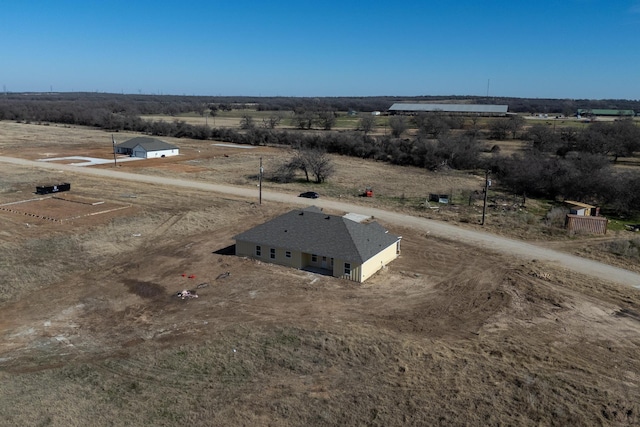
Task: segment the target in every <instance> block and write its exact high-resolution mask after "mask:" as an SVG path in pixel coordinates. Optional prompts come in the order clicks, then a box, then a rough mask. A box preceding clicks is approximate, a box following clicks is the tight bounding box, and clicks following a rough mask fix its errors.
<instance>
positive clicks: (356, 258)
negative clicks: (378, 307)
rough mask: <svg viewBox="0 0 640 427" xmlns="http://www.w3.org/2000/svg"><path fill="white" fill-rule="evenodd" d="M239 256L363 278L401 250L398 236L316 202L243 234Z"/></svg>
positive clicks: (357, 280) (237, 237)
mask: <svg viewBox="0 0 640 427" xmlns="http://www.w3.org/2000/svg"><path fill="white" fill-rule="evenodd" d="M234 239H235V240H236V255H238V256H245V257H249V258H254V259H258V260H260V261H264V262H270V263H274V264H280V265H285V266H289V267H293V268H298V269H305V268H308V269H310V270H312V271H317V270H320V271H323V272H325V273H326V274H329V275H332V276H334V277H341V278H346V279H349V280H354V281H356V282H363V281H365V280H366V279H368V278H369V277H371V276H372V275H373V274H374V273H376V272H377V271H378V270H380V269H381V268H382V267H384V266H385V265H387V264H388V263H389V262H391V261H393V260H394V259H396V258H397V257H398V255H399V254H400V240H401V237H400V236H396V235H393V234H391V233H389V232H388V231H387V230H385V229H384V228H383V227H382V226H381V225H380V224H378V223H377V222H369V223H360V222H356V221H353V220H351V219H349V218H345V217H341V216H336V215H328V214H326V213H324V212H322V210H321V209H319V208H317V207H315V206H312V207H308V208H305V209H296V210H293V211H291V212H288V213H285V214H283V215H280V216H279V217H276V218H274V219H272V220H270V221H268V222H265V223H264V224H261V225H258V226H256V227H254V228H252V229H250V230H247V231H245V232H244V233H240V234H238V235H236V236H235V237H234Z"/></svg>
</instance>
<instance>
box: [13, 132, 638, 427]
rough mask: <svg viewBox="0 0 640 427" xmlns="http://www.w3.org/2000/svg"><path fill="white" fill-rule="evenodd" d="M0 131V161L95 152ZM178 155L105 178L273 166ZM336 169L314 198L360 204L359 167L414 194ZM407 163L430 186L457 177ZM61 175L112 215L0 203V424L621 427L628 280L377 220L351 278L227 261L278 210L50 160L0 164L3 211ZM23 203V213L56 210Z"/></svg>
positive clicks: (629, 404) (245, 156) (631, 313)
mask: <svg viewBox="0 0 640 427" xmlns="http://www.w3.org/2000/svg"><path fill="white" fill-rule="evenodd" d="M0 125H2V129H3V130H5V132H3V133H2V134H1V135H3V136H2V139H5V136H6V135H8V134H9V133H10V132H14V134H13V136H14V137H19V135H22V138H23V139H22V140H21V142H20V143H19V144H16V145H15V146H12V145H11V144H12V143H11V142H8V141H0V153H2V154H4V155H8V154H7V153H8V152H11V155H19V156H22V157H24V158H31V159H35V158H36V157H37V156H38V155H40V153H54V152H55V153H56V154H55V156H61V155H67V154H68V153H69V152H73V151H74V150H76V149H79V150H84V151H86V152H87V153H92V155H96V153H103V154H104V155H105V156H107V157H108V155H109V154H110V153H109V151H108V148H110V147H109V145H110V135H107V134H104V133H101V132H97V131H87V130H82V129H66V130H67V131H68V132H69V135H67V137H66V139H64V140H63V139H62V136H61V135H65V134H66V132H64V131H63V132H62V133H61V134H60V135H59V136H58V137H60V138H61V141H60V142H59V143H57V142H56V141H55V137H54V136H49V137H50V138H51V139H50V140H47V141H46V142H42V140H44V139H45V137H44V136H37V137H34V135H39V134H38V133H37V132H36V128H44V129H45V130H47V131H50V130H51V127H48V129H47V128H46V127H44V126H36V125H19V124H14V123H10V124H7V123H0ZM14 125H15V126H14ZM20 126H27V127H26V128H25V129H26V130H27V131H28V132H27V133H20V132H21V130H20ZM29 126H32V127H33V128H31V127H29ZM29 132H34V133H33V134H32V135H31V139H29V137H28V136H27V134H28V133H29ZM46 134H47V135H50V134H49V133H48V132H47V133H46ZM54 135H57V134H56V133H55V132H54ZM8 139H11V138H8ZM102 139H105V140H106V141H107V150H104V151H103V149H101V148H98V147H96V145H99V144H102ZM87 141H89V142H87ZM189 144H193V146H190V145H189ZM85 145H86V148H85ZM18 147H23V148H25V150H24V151H20V152H19V153H17V152H15V150H17V148H18ZM80 147H82V148H80ZM217 149H220V150H223V151H215V150H217ZM181 150H182V145H181ZM198 150H200V153H199V155H198V153H197V151H198ZM184 151H185V155H184V157H182V158H181V159H176V161H175V162H164V163H162V164H161V165H160V167H157V165H158V163H155V164H154V163H153V162H152V161H141V162H132V163H130V164H123V166H121V168H122V169H123V170H127V169H131V170H132V171H133V170H134V169H132V168H137V170H136V171H137V172H144V173H147V174H153V175H159V176H169V175H172V174H175V175H176V176H181V174H189V176H190V177H192V178H195V179H202V180H214V179H215V180H219V181H216V182H223V183H224V182H226V183H231V184H236V185H250V184H251V183H252V182H253V178H252V177H251V176H250V174H248V173H241V174H237V173H235V174H234V173H232V172H233V171H234V168H235V169H240V170H245V169H244V168H245V167H246V166H245V162H248V163H250V164H253V163H255V161H256V160H257V158H258V157H259V156H263V157H264V158H265V160H267V159H269V160H273V161H275V160H276V159H277V158H278V156H282V153H281V152H279V151H278V150H275V149H271V148H258V149H256V151H254V150H244V151H242V150H240V149H236V150H235V151H234V149H228V150H227V149H222V148H220V147H213V146H211V145H206V146H198V145H197V143H195V142H192V143H188V144H186V145H185V149H184ZM205 151H206V152H207V153H209V154H210V155H209V156H204V155H203V152H205ZM83 155H85V154H83ZM225 155H226V156H228V157H225ZM190 161H193V162H192V163H189V162H190ZM345 161H346V160H345ZM348 162H349V164H350V165H352V169H356V170H358V171H359V172H360V176H362V177H363V178H362V182H360V183H345V182H343V181H342V178H341V179H336V182H335V183H334V184H331V185H330V186H329V185H328V186H327V187H325V189H324V190H323V192H325V191H326V192H328V193H330V194H331V195H334V197H336V198H339V196H340V195H342V196H343V198H349V199H350V200H354V201H356V202H359V203H370V201H369V200H362V199H359V198H357V197H355V196H351V195H350V191H351V189H357V188H358V186H359V185H360V184H361V185H365V184H366V182H365V180H369V179H373V176H374V175H370V176H371V178H369V177H368V176H367V175H366V174H365V173H366V171H367V170H369V168H370V169H371V171H375V170H377V172H378V174H379V175H383V177H384V178H386V179H382V180H379V181H377V182H376V184H375V185H376V188H388V190H383V192H384V191H389V192H394V194H398V195H399V193H400V192H401V191H405V192H406V194H413V193H414V192H415V194H418V193H419V191H420V189H419V188H418V186H417V185H416V186H414V184H411V182H412V181H415V176H416V175H411V176H412V177H414V179H413V180H411V179H409V180H405V181H408V182H404V181H403V180H402V177H401V176H399V175H396V174H393V173H392V172H393V171H394V168H387V166H385V165H382V166H380V167H379V168H377V169H376V168H374V167H372V166H370V165H369V164H368V162H362V163H355V162H354V161H353V159H349V160H348ZM100 167H107V166H100ZM419 172H420V174H422V175H418V176H420V177H421V178H420V179H424V182H423V183H422V184H421V185H428V186H430V187H433V188H443V189H444V190H446V188H447V187H449V188H451V187H452V186H456V187H461V186H463V185H469V186H473V185H475V182H476V178H475V177H465V176H457V175H452V176H451V177H450V178H447V179H445V178H443V177H433V180H429V178H431V176H430V174H428V173H425V172H424V171H419ZM341 173H342V174H345V175H341V177H344V176H346V174H347V173H348V172H341ZM439 179H440V180H442V182H440V181H439ZM455 180H459V181H455ZM467 180H468V181H467ZM63 181H64V182H71V183H72V191H71V192H69V193H68V194H65V195H61V196H62V197H65V199H69V200H74V201H80V202H86V203H91V204H84V203H74V202H72V201H69V200H57V201H55V202H54V203H57V202H60V203H62V205H59V204H58V205H56V206H57V207H56V209H58V208H60V206H64V210H63V211H56V212H58V213H56V214H55V215H54V216H55V217H56V218H62V217H64V218H70V217H72V216H73V212H75V211H74V210H73V209H72V208H69V206H76V205H78V206H77V208H78V212H83V213H85V212H87V211H86V209H89V210H90V211H89V212H93V211H92V210H91V209H94V208H96V209H98V208H99V207H100V206H101V205H93V204H92V203H95V202H96V201H104V202H105V204H107V203H108V204H110V206H114V207H116V206H117V207H121V206H129V205H131V207H127V208H124V209H121V210H118V211H113V212H111V213H105V214H99V215H91V216H83V217H82V218H75V219H70V220H68V221H62V222H60V221H51V220H47V219H46V218H39V217H29V220H25V217H26V215H24V213H16V212H8V211H2V210H0V270H1V271H2V274H3V280H2V281H0V381H2V387H1V388H0V413H2V414H3V416H2V418H1V419H0V425H3V426H4V425H6V426H16V425H52V426H75V425H78V426H79V425H96V426H102V425H104V426H107V425H157V426H162V425H166V426H173V425H194V426H199V425H201V426H210V425H247V426H249V425H274V426H275V425H291V426H294V425H295V426H298V425H380V426H388V425H531V426H534V425H535V426H538V425H616V426H618V425H637V424H638V423H640V406H639V404H638V403H637V402H638V401H640V389H639V387H640V376H639V374H638V373H639V372H640V360H638V358H637V355H638V352H639V348H640V291H638V290H637V289H633V288H631V287H626V286H621V285H614V284H611V283H608V282H605V281H602V280H598V279H593V278H591V277H587V276H582V275H580V274H575V273H569V272H567V271H565V270H560V269H557V268H555V267H553V266H552V265H551V264H548V263H544V262H540V261H537V262H523V261H522V260H520V259H516V258H512V257H510V256H507V255H498V254H496V253H492V252H489V251H487V250H480V249H478V248H477V247H474V246H469V245H465V244H462V243H459V242H453V241H448V240H446V239H436V238H433V237H430V236H428V235H427V234H425V233H423V232H416V231H415V230H412V229H405V228H399V227H397V226H395V225H394V224H383V225H385V226H386V227H388V228H389V229H390V230H391V231H392V232H394V233H397V234H400V235H402V236H404V237H403V242H402V254H401V256H400V258H399V259H398V260H396V261H394V262H393V263H391V264H390V265H389V267H388V268H387V269H385V270H383V271H382V272H380V273H379V274H377V275H376V276H374V277H373V278H372V279H370V280H369V281H367V282H366V283H365V284H361V285H359V284H355V283H352V282H348V281H344V280H339V279H334V278H331V277H325V276H318V275H314V274H311V273H308V272H304V271H297V270H291V269H288V268H284V267H279V266H274V265H270V264H263V263H259V262H257V261H253V260H249V259H243V258H238V257H235V256H234V255H233V249H232V245H233V239H232V238H233V236H234V235H235V234H237V233H239V232H241V231H243V230H245V229H247V228H248V227H250V226H252V225H256V224H259V223H261V222H263V221H265V220H267V219H269V218H272V217H273V216H275V215H278V214H280V213H283V212H286V211H287V210H288V209H290V208H291V206H287V205H286V204H276V203H264V204H262V205H258V204H257V203H256V201H255V200H243V199H239V198H234V197H227V196H224V197H223V196H220V195H216V194H212V193H209V192H204V191H197V190H188V189H176V188H174V187H168V186H163V185H154V184H146V183H135V182H125V181H118V180H106V179H102V178H98V177H91V176H84V175H76V174H73V173H67V172H65V173H59V172H55V171H48V170H39V169H34V168H23V167H17V166H8V165H6V164H0V205H1V204H3V203H9V202H14V201H17V200H23V199H28V198H33V197H35V195H33V194H32V193H33V191H34V189H35V185H39V184H40V183H43V182H63ZM385 181H388V182H389V183H388V184H385ZM452 182H453V184H452ZM425 183H426V184H425ZM465 183H466V184H465ZM269 185H272V184H269ZM385 185H388V187H385ZM398 185H402V186H404V188H401V189H398V187H397V186H398ZM438 186H440V187H438ZM286 188H288V189H289V191H291V192H297V191H298V190H299V189H300V188H305V184H303V183H293V184H290V185H289V187H285V189H286ZM343 190H344V191H343ZM342 193H344V194H342ZM405 197H408V196H407V195H405ZM51 201H52V202H53V200H51ZM37 203H41V202H40V201H38V202H34V204H33V205H31V207H30V208H29V209H31V211H30V212H36V213H47V212H50V214H51V215H53V212H54V210H53V208H43V209H40V210H37V211H35V209H36V207H37ZM389 203H391V201H390V202H389ZM43 206H44V205H43ZM89 206H91V208H89ZM395 206H397V208H398V209H403V207H402V205H401V204H397V205H395ZM60 209H62V208H60ZM70 209H71V210H70ZM82 209H85V210H82ZM109 215H112V216H109ZM42 216H44V215H42ZM87 218H90V219H91V220H90V221H88V220H87ZM27 223H28V225H27ZM190 277H191V278H190ZM183 289H195V290H197V294H198V296H199V298H197V299H185V300H182V299H180V298H178V297H176V296H175V293H176V292H178V291H180V290H183Z"/></svg>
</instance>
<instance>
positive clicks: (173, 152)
mask: <svg viewBox="0 0 640 427" xmlns="http://www.w3.org/2000/svg"><path fill="white" fill-rule="evenodd" d="M115 150H116V153H117V154H125V155H127V156H131V157H140V158H143V159H152V158H156V157H169V156H177V155H178V154H180V149H179V148H178V147H176V146H175V145H171V144H169V143H166V142H164V141H161V140H159V139H155V138H149V137H145V136H138V137H136V138H132V139H130V140H128V141H125V142H122V143H120V144H117V145H116V146H115Z"/></svg>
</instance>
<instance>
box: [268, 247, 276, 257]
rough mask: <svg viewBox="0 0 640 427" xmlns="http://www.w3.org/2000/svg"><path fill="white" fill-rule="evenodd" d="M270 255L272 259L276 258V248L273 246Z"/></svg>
mask: <svg viewBox="0 0 640 427" xmlns="http://www.w3.org/2000/svg"><path fill="white" fill-rule="evenodd" d="M269 257H271V259H275V258H276V250H275V249H274V248H271V249H270V250H269Z"/></svg>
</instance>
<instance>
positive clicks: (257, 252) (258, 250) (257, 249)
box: [256, 246, 262, 256]
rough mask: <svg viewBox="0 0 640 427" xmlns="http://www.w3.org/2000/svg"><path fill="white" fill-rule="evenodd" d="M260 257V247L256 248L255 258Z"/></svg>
mask: <svg viewBox="0 0 640 427" xmlns="http://www.w3.org/2000/svg"><path fill="white" fill-rule="evenodd" d="M261 255H262V248H261V247H260V246H256V256H261Z"/></svg>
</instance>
